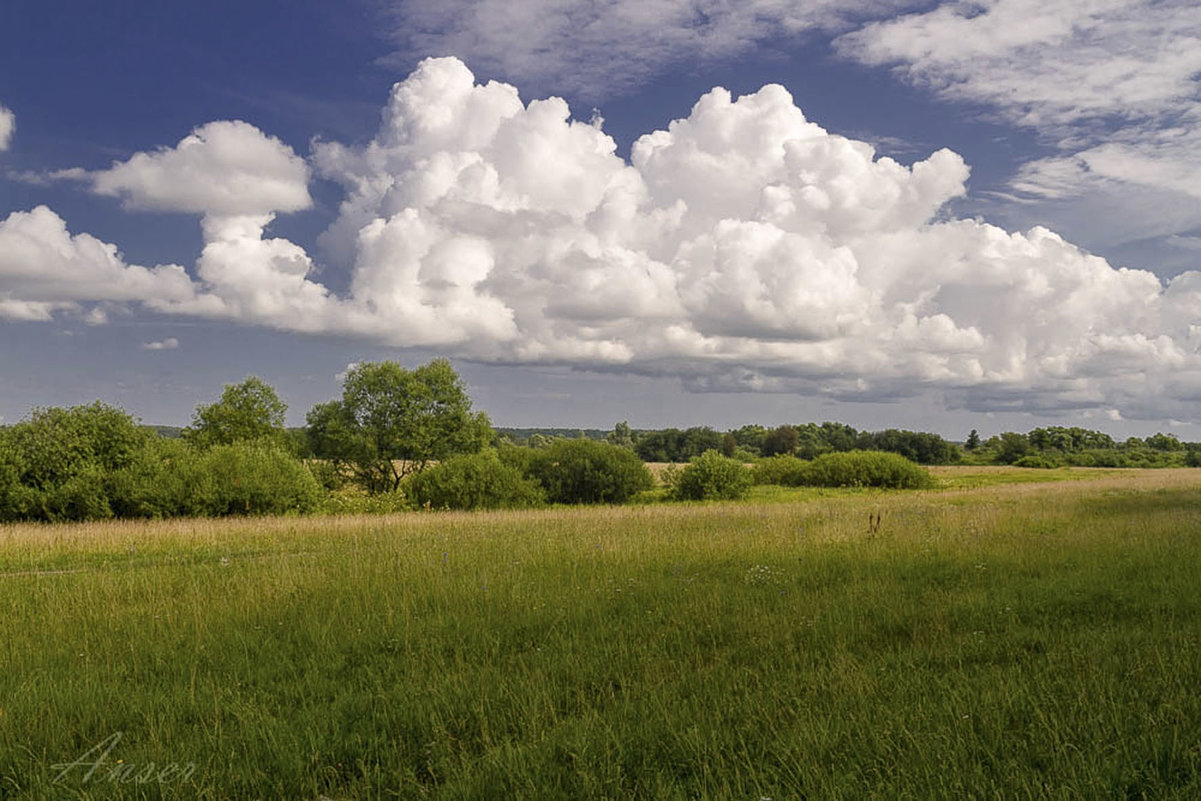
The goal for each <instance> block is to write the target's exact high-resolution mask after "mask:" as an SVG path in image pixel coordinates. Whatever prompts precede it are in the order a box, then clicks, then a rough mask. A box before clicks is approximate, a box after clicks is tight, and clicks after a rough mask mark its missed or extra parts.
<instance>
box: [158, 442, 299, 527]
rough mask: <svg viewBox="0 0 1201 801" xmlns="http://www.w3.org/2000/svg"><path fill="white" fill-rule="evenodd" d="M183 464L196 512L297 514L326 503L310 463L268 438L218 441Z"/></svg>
mask: <svg viewBox="0 0 1201 801" xmlns="http://www.w3.org/2000/svg"><path fill="white" fill-rule="evenodd" d="M178 466H179V467H181V468H182V471H183V478H184V481H183V482H182V483H183V485H184V487H186V488H187V489H188V490H190V492H188V493H187V495H190V499H189V500H190V501H191V504H190V505H191V506H192V508H191V509H190V510H189V511H190V512H192V513H194V514H202V515H212V516H224V515H242V514H245V515H278V514H289V513H292V514H295V513H304V512H313V511H316V510H317V508H318V507H319V506H320V505H321V489H320V487H319V486H318V485H317V480H316V479H314V478H313V474H312V473H310V472H309V471H308V468H306V467H305V466H304V465H303V464H302V463H301V462H300V460H298V459H296V458H295V457H294V456H292V455H291V454H289V453H287V452H286V451H284V450H281V449H280V448H276V447H273V446H271V445H267V444H265V443H234V444H232V445H216V446H214V447H211V448H209V449H207V450H205V451H203V452H201V453H195V452H193V459H192V460H190V462H189V461H188V460H185V461H184V463H183V464H182V465H178ZM187 495H185V498H187Z"/></svg>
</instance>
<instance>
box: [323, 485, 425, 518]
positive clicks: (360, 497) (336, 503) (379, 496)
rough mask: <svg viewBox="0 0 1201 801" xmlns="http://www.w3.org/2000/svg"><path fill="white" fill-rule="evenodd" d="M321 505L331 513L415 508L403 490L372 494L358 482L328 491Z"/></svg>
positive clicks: (385, 511) (351, 513)
mask: <svg viewBox="0 0 1201 801" xmlns="http://www.w3.org/2000/svg"><path fill="white" fill-rule="evenodd" d="M321 506H322V510H323V511H324V512H325V513H326V514H331V515H386V514H393V513H394V512H403V511H406V510H409V509H412V508H413V505H412V503H411V502H410V501H409V497H408V496H407V495H405V493H404V492H403V491H402V490H393V491H391V492H377V493H374V494H372V493H370V492H368V491H367V490H365V489H363V488H362V487H360V486H358V485H357V484H346V485H345V486H342V487H339V488H337V489H335V490H332V491H330V492H328V493H327V494H326V496H325V499H324V501H323V502H322V505H321Z"/></svg>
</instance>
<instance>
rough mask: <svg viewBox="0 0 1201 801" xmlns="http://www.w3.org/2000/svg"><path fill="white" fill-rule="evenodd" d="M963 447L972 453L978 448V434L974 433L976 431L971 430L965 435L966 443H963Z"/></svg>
mask: <svg viewBox="0 0 1201 801" xmlns="http://www.w3.org/2000/svg"><path fill="white" fill-rule="evenodd" d="M963 446H964V447H965V448H967V449H968V450H969V451H974V450H976V448H979V447H980V434H979V432H977V431H976V429H974V428H973V429H972V430H971V433H969V434H968V435H967V442H965V443H964V445H963Z"/></svg>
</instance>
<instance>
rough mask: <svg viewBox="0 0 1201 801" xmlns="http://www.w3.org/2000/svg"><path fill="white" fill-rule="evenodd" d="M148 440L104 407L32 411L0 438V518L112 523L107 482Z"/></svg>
mask: <svg viewBox="0 0 1201 801" xmlns="http://www.w3.org/2000/svg"><path fill="white" fill-rule="evenodd" d="M151 439H152V436H151V435H150V434H149V433H147V432H146V431H145V430H143V429H142V428H141V427H139V426H138V424H137V421H135V420H134V419H133V418H132V417H130V416H129V415H128V414H126V413H125V412H123V411H122V410H120V409H117V408H114V407H112V406H107V405H105V404H103V403H93V404H90V405H87V406H74V407H72V408H69V409H63V408H48V409H35V410H34V411H33V412H32V413H31V414H30V416H29V418H28V419H27V420H23V421H21V422H19V423H17V424H16V425H14V426H11V427H10V428H7V429H5V430H4V431H3V432H2V435H0V452H2V455H0V520H48V521H65V520H98V519H103V518H108V517H112V516H113V514H114V508H113V504H112V503H111V502H110V497H109V496H110V486H109V482H108V478H109V476H110V475H111V474H112V473H113V472H116V471H119V470H122V469H125V468H127V467H128V466H129V465H131V464H132V463H134V462H135V461H137V460H138V459H139V458H140V455H141V453H142V452H143V451H144V450H145V449H146V447H147V446H148V444H149V443H150V442H151Z"/></svg>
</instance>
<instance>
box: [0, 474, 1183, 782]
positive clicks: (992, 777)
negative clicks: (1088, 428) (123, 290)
mask: <svg viewBox="0 0 1201 801" xmlns="http://www.w3.org/2000/svg"><path fill="white" fill-rule="evenodd" d="M1032 472H1033V473H1035V474H1036V476H1038V477H1044V476H1045V475H1046V474H1044V473H1042V472H1040V471H1026V473H1025V474H1027V475H1030V474H1031V473H1032ZM978 475H981V476H983V478H981V479H980V480H979V481H975V480H971V474H969V473H966V472H959V473H955V472H954V471H952V472H949V473H945V474H942V476H941V477H942V479H943V481H944V482H945V485H946V486H948V487H953V488H954V487H958V488H957V489H944V490H942V491H937V492H925V493H873V492H845V493H827V494H825V495H821V496H813V495H805V494H804V493H798V494H797V496H796V500H794V501H792V502H787V501H784V500H782V499H780V498H779V497H773V498H772V500H773V502H772V503H755V502H750V503H740V504H720V505H693V506H681V505H649V506H641V507H624V508H607V509H581V510H550V511H541V512H524V513H492V514H474V515H469V514H409V515H401V516H396V517H390V518H331V519H311V520H303V519H268V520H249V521H247V520H243V521H232V522H212V521H173V522H166V523H158V524H154V523H115V524H103V525H102V524H95V525H80V526H73V527H67V526H61V527H54V526H44V527H37V526H17V527H0V668H2V669H0V798H18V797H19V798H22V799H24V798H30V799H41V798H55V799H57V798H98V799H99V798H206V799H225V798H231V799H244V798H246V799H251V798H288V799H317V798H319V797H321V796H325V797H328V798H331V799H343V798H381V799H382V798H422V797H430V798H481V799H482V798H506V797H513V798H606V797H607V798H655V799H659V798H712V799H726V798H734V799H737V798H747V799H761V798H765V797H766V798H772V799H776V801H780V800H781V799H792V798H810V799H825V798H835V799H836V798H847V799H851V798H856V799H857V798H881V799H930V798H1006V799H1009V798H1066V799H1073V798H1080V799H1093V798H1156V799H1158V798H1180V799H1186V798H1187V799H1192V798H1198V797H1201V693H1198V690H1197V688H1198V687H1201V593H1198V579H1201V470H1196V471H1188V470H1176V471H1154V472H1151V471H1148V472H1145V473H1138V472H1135V473H1132V472H1127V473H1122V474H1107V473H1103V472H1091V473H1089V472H1084V471H1072V473H1071V475H1072V477H1075V478H1079V477H1080V476H1081V475H1085V476H1086V478H1085V479H1084V480H1076V481H1058V482H1048V483H1038V484H1018V483H1009V482H1011V481H1012V479H1011V478H1005V477H1004V476H1010V475H1011V474H1010V473H1005V472H1003V471H1002V472H996V473H992V474H987V473H980V474H978ZM990 475H991V477H990ZM877 513H878V514H880V515H881V516H882V522H881V524H880V526H879V531H878V533H869V523H868V520H869V515H874V514H877Z"/></svg>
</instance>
